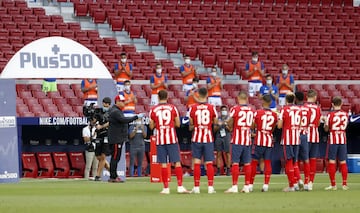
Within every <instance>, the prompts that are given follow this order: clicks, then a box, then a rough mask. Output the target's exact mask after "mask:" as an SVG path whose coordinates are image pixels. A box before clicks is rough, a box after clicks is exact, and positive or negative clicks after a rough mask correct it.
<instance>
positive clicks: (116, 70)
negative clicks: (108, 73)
mask: <svg viewBox="0 0 360 213" xmlns="http://www.w3.org/2000/svg"><path fill="white" fill-rule="evenodd" d="M119 66H120V67H121V69H122V66H121V64H119V63H117V64H115V67H114V74H115V77H117V76H118V75H120V72H121V71H120V69H119Z"/></svg>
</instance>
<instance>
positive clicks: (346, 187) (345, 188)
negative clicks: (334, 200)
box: [342, 185, 350, 191]
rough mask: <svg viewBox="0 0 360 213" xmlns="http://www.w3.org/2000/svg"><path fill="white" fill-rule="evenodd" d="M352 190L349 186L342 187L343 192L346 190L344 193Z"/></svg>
mask: <svg viewBox="0 0 360 213" xmlns="http://www.w3.org/2000/svg"><path fill="white" fill-rule="evenodd" d="M349 189H350V188H349V187H348V186H347V185H343V186H342V190H344V191H347V190H349Z"/></svg>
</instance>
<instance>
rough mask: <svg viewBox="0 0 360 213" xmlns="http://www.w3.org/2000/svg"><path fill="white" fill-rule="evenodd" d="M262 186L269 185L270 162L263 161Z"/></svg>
mask: <svg viewBox="0 0 360 213" xmlns="http://www.w3.org/2000/svg"><path fill="white" fill-rule="evenodd" d="M264 164H265V169H264V184H269V182H270V177H271V173H272V167H271V160H264Z"/></svg>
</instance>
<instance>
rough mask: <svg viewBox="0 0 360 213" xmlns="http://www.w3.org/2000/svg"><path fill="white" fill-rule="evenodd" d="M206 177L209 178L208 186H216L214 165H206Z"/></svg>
mask: <svg viewBox="0 0 360 213" xmlns="http://www.w3.org/2000/svg"><path fill="white" fill-rule="evenodd" d="M206 176H207V178H208V186H213V185H214V167H213V163H212V162H211V163H207V164H206Z"/></svg>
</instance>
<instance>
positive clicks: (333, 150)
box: [325, 144, 338, 190]
mask: <svg viewBox="0 0 360 213" xmlns="http://www.w3.org/2000/svg"><path fill="white" fill-rule="evenodd" d="M328 150H329V152H328V159H329V162H328V173H329V178H330V184H331V185H330V186H328V187H326V188H325V190H336V189H337V188H336V180H335V173H336V157H337V151H338V145H336V144H332V145H328Z"/></svg>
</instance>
